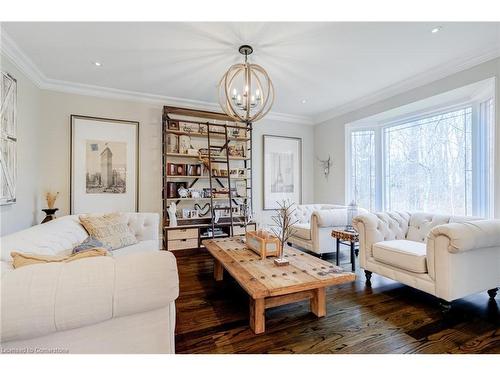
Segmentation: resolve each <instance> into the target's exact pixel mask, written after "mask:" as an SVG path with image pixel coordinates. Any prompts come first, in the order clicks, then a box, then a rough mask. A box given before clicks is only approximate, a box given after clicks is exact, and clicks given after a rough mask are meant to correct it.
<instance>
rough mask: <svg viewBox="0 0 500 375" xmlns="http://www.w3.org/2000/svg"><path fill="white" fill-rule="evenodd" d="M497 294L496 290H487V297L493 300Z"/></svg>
mask: <svg viewBox="0 0 500 375" xmlns="http://www.w3.org/2000/svg"><path fill="white" fill-rule="evenodd" d="M497 292H498V288H493V289H490V290H488V295H489V296H490V298H495V297H496V295H497Z"/></svg>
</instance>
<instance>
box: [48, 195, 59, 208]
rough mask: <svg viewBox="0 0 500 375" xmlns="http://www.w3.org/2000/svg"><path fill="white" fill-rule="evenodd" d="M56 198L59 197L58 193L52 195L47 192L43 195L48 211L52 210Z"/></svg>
mask: <svg viewBox="0 0 500 375" xmlns="http://www.w3.org/2000/svg"><path fill="white" fill-rule="evenodd" d="M58 196H59V192H57V193H55V194H54V193H51V192H50V191H49V192H47V193H46V194H45V200H46V201H47V207H48V208H50V209H53V208H54V206H55V204H56V200H57V197H58Z"/></svg>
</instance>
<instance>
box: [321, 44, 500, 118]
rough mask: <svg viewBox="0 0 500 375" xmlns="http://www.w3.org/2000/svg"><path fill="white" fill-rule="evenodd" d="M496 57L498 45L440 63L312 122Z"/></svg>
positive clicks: (353, 109) (498, 51) (408, 89)
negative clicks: (446, 62)
mask: <svg viewBox="0 0 500 375" xmlns="http://www.w3.org/2000/svg"><path fill="white" fill-rule="evenodd" d="M497 57H500V46H496V47H493V48H489V49H486V50H483V51H480V52H478V53H476V54H473V55H469V56H467V57H465V58H463V59H460V60H454V61H450V62H449V63H448V64H442V65H440V66H438V67H436V68H433V69H430V70H427V71H425V72H422V73H419V74H417V75H415V76H413V77H410V78H408V79H405V80H404V81H401V82H399V83H396V84H394V85H390V86H387V87H385V88H383V89H381V90H378V91H376V92H373V93H371V94H368V95H365V96H363V97H361V98H358V99H355V100H352V101H350V102H348V103H345V104H343V105H340V106H338V107H335V108H333V109H331V110H329V111H326V112H323V113H321V114H319V115H318V116H315V117H314V119H313V120H314V124H315V125H319V124H321V123H323V122H325V121H328V120H331V119H333V118H335V117H339V116H342V115H345V114H347V113H349V112H353V111H356V110H358V109H361V108H364V107H367V106H370V105H372V104H375V103H378V102H380V101H383V100H386V99H389V98H391V97H393V96H396V95H399V94H402V93H404V92H407V91H410V90H413V89H416V88H418V87H421V86H425V85H427V84H429V83H432V82H434V81H437V80H440V79H443V78H446V77H448V76H450V75H453V74H455V73H458V72H461V71H464V70H466V69H469V68H472V67H474V66H476V65H479V64H482V63H484V62H487V61H490V60H493V59H495V58H497Z"/></svg>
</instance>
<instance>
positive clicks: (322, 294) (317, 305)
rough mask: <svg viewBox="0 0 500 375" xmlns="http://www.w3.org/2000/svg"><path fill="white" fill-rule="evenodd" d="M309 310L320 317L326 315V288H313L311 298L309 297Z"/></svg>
mask: <svg viewBox="0 0 500 375" xmlns="http://www.w3.org/2000/svg"><path fill="white" fill-rule="evenodd" d="M310 303H311V312H312V313H313V314H314V315H316V316H317V317H319V318H321V317H322V316H325V315H326V288H318V289H315V290H314V295H313V298H311V302H310Z"/></svg>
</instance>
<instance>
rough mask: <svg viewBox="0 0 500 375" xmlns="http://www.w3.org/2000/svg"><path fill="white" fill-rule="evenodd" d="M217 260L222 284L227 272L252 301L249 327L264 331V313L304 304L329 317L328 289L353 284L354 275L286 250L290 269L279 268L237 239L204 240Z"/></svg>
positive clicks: (216, 276) (255, 330)
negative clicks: (307, 301)
mask: <svg viewBox="0 0 500 375" xmlns="http://www.w3.org/2000/svg"><path fill="white" fill-rule="evenodd" d="M203 244H204V245H205V246H206V248H207V249H208V251H209V252H210V254H211V255H212V256H213V257H214V277H215V279H216V280H222V278H223V273H224V269H225V270H226V271H227V272H229V274H230V275H231V276H232V277H233V278H234V279H235V280H236V281H237V282H238V284H240V286H241V287H242V288H243V289H244V290H245V291H246V292H247V293H248V295H249V297H250V327H251V328H252V330H253V331H254V332H255V333H263V332H264V331H265V310H266V309H267V308H270V307H275V306H281V305H286V304H289V303H293V302H298V301H302V300H310V307H311V311H312V312H313V313H314V314H315V315H316V316H318V317H322V316H325V315H326V287H328V286H330V285H337V284H343V283H348V282H352V281H354V280H355V275H354V274H353V273H351V272H344V271H343V270H342V269H341V268H340V267H337V266H334V265H333V264H331V263H329V262H326V261H323V260H321V259H318V258H316V257H314V256H312V255H309V254H306V253H304V252H302V251H300V250H296V249H293V248H291V247H287V248H286V249H285V257H286V258H287V259H288V260H289V261H290V264H289V265H287V266H282V267H278V266H276V265H275V264H274V263H273V258H267V259H260V256H258V255H257V254H255V253H254V252H253V251H252V250H250V249H248V248H247V247H246V245H245V244H244V243H242V242H241V241H240V240H239V239H237V238H224V239H215V240H205V241H203Z"/></svg>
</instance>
